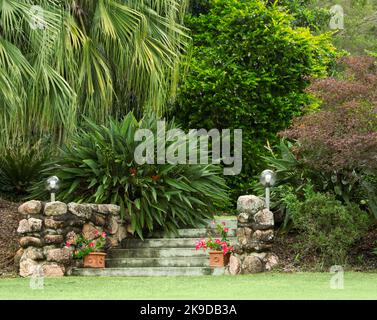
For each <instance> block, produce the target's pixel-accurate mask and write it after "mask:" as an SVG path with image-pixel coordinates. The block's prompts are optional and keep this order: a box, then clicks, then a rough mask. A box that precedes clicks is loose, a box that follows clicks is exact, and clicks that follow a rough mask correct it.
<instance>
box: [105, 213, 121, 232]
mask: <svg viewBox="0 0 377 320" xmlns="http://www.w3.org/2000/svg"><path fill="white" fill-rule="evenodd" d="M106 229H107V230H108V232H109V233H110V234H116V233H117V232H118V230H119V222H118V218H117V217H115V216H111V217H110V218H109V219H108V223H107V228H106Z"/></svg>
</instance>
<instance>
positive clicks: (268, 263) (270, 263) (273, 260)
mask: <svg viewBox="0 0 377 320" xmlns="http://www.w3.org/2000/svg"><path fill="white" fill-rule="evenodd" d="M264 262H265V268H266V270H267V271H270V270H272V269H273V268H275V267H276V266H277V265H278V264H279V258H278V256H277V255H276V254H273V253H269V254H267V256H266V257H265V258H264Z"/></svg>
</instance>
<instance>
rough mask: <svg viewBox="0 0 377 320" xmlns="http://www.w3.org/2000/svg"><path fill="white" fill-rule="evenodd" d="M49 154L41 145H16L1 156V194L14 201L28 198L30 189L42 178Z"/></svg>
mask: <svg viewBox="0 0 377 320" xmlns="http://www.w3.org/2000/svg"><path fill="white" fill-rule="evenodd" d="M47 159H48V153H47V151H46V150H45V149H44V148H43V146H42V145H41V143H40V142H39V143H37V144H35V145H33V146H31V147H30V146H25V145H22V144H21V145H20V144H16V145H14V146H13V147H12V148H8V149H6V150H4V153H3V154H1V155H0V194H2V196H5V197H6V198H10V199H12V200H19V199H22V198H23V197H25V196H27V194H28V191H27V190H28V188H30V187H31V186H32V185H33V184H34V183H36V182H37V181H39V179H40V178H41V170H42V168H43V165H44V163H45V162H46V161H47Z"/></svg>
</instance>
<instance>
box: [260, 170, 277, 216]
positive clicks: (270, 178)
mask: <svg viewBox="0 0 377 320" xmlns="http://www.w3.org/2000/svg"><path fill="white" fill-rule="evenodd" d="M275 182H276V174H275V172H273V171H272V170H268V169H267V170H264V171H263V172H262V174H261V176H260V183H261V184H262V185H263V186H264V187H265V188H266V207H267V209H268V210H270V187H272V186H273V185H274V184H275Z"/></svg>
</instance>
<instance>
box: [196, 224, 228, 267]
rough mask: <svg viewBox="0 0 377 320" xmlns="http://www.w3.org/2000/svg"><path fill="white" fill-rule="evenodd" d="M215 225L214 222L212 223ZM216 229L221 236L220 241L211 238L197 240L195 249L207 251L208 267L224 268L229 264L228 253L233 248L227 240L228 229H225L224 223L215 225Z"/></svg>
mask: <svg viewBox="0 0 377 320" xmlns="http://www.w3.org/2000/svg"><path fill="white" fill-rule="evenodd" d="M212 224H215V222H212ZM216 229H217V231H218V233H219V234H220V235H221V239H214V238H213V237H212V236H210V237H208V238H207V239H201V240H198V241H197V242H196V244H195V249H196V250H199V249H203V250H207V249H209V250H210V251H209V265H210V267H224V266H226V265H227V264H228V263H229V258H230V253H231V252H232V251H233V247H232V246H231V245H230V243H229V240H228V232H229V228H226V226H225V222H223V223H222V224H219V223H218V224H216Z"/></svg>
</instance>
